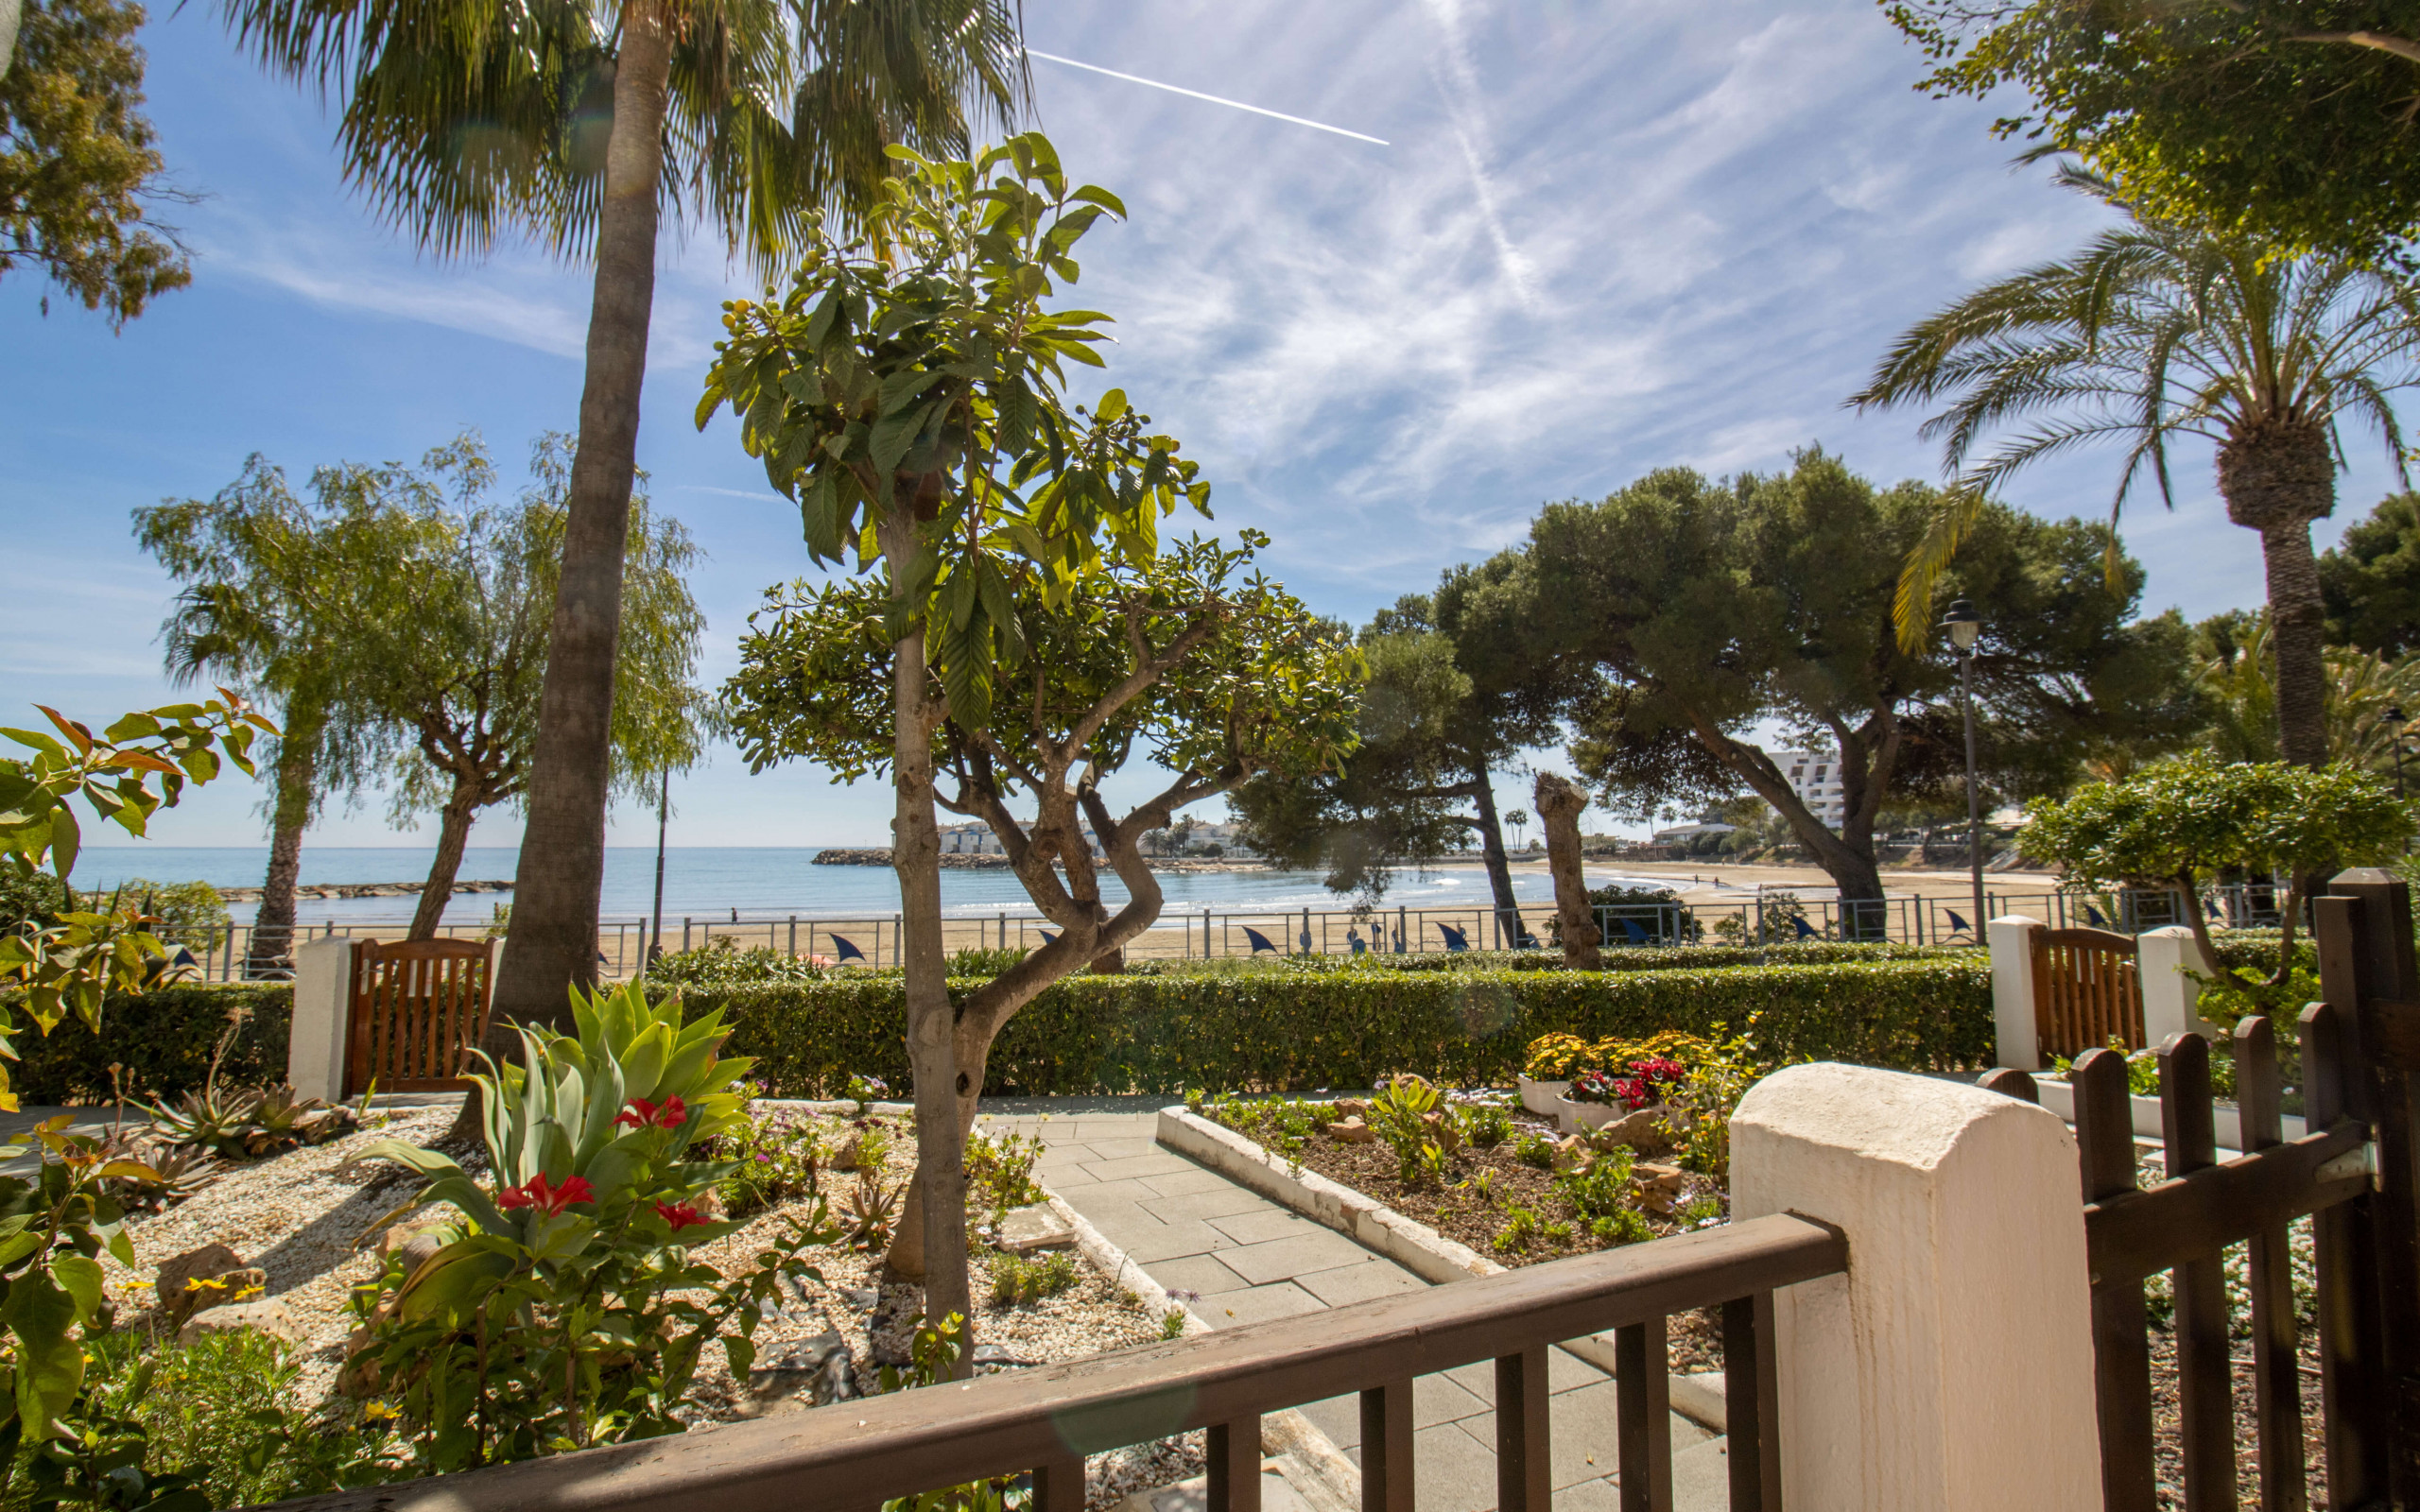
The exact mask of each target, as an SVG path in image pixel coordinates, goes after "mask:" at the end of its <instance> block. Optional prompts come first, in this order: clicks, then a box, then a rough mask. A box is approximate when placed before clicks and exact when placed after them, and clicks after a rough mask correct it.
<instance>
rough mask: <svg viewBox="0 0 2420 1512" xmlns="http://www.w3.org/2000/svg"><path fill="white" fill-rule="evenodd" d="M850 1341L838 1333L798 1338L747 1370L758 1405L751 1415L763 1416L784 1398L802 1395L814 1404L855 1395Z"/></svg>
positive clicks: (752, 1392) (751, 1391) (749, 1390)
mask: <svg viewBox="0 0 2420 1512" xmlns="http://www.w3.org/2000/svg"><path fill="white" fill-rule="evenodd" d="M854 1364H855V1361H854V1360H853V1358H852V1357H851V1355H850V1353H849V1344H848V1341H847V1340H846V1339H843V1338H842V1337H840V1335H839V1334H838V1333H833V1332H826V1333H818V1334H816V1335H815V1336H814V1337H813V1338H807V1339H801V1340H799V1341H798V1342H797V1343H796V1344H793V1345H790V1346H789V1347H788V1348H787V1349H783V1350H782V1351H781V1352H780V1353H779V1354H776V1355H774V1356H773V1357H772V1359H771V1361H770V1362H769V1363H768V1364H764V1365H759V1366H756V1368H754V1369H752V1370H751V1371H749V1372H748V1395H749V1397H750V1398H751V1399H752V1400H754V1401H755V1402H757V1403H760V1404H763V1405H760V1406H759V1407H758V1408H757V1410H756V1412H754V1413H752V1414H751V1416H762V1415H763V1413H764V1412H766V1411H769V1410H770V1409H771V1407H772V1404H774V1403H777V1402H780V1401H781V1400H784V1399H788V1398H797V1397H801V1396H804V1398H805V1399H806V1400H808V1401H810V1402H812V1403H813V1404H814V1405H816V1406H819V1407H820V1406H821V1405H823V1404H824V1403H825V1402H827V1401H839V1400H844V1399H846V1398H849V1397H853V1396H855V1395H856V1389H857V1387H856V1374H855V1372H854V1371H853V1369H852V1368H851V1367H852V1366H853V1365H854Z"/></svg>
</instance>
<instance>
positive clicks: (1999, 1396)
mask: <svg viewBox="0 0 2420 1512" xmlns="http://www.w3.org/2000/svg"><path fill="white" fill-rule="evenodd" d="M1994 922H1995V926H1997V923H1998V922H1999V921H1998V920H1995V921H1994ZM1996 943H1997V942H1996ZM1731 1129H1732V1133H1731V1139H1732V1156H1731V1179H1732V1212H1733V1215H1734V1216H1735V1217H1736V1218H1753V1217H1760V1216H1763V1215H1765V1214H1767V1213H1773V1212H1785V1211H1787V1212H1793V1213H1797V1214H1799V1215H1801V1216H1804V1217H1807V1218H1812V1219H1816V1220H1819V1221H1821V1222H1824V1223H1828V1224H1831V1225H1834V1226H1836V1227H1837V1228H1839V1229H1841V1231H1842V1233H1843V1234H1845V1235H1846V1237H1847V1239H1848V1250H1849V1270H1848V1273H1847V1274H1846V1275H1845V1276H1838V1277H1830V1278H1826V1279H1824V1280H1818V1281H1812V1282H1808V1283H1806V1284H1803V1285H1799V1286H1792V1287H1786V1288H1784V1289H1783V1290H1782V1291H1781V1292H1779V1293H1777V1294H1776V1296H1775V1298H1774V1304H1775V1305H1774V1313H1775V1333H1776V1338H1775V1351H1776V1354H1777V1357H1778V1360H1779V1368H1780V1416H1781V1427H1782V1473H1783V1483H1784V1487H1785V1492H1786V1494H1785V1497H1784V1501H1785V1503H1786V1504H1788V1505H1789V1506H1790V1507H1792V1508H1793V1509H1795V1512H1938V1509H1941V1508H1956V1509H1958V1512H2002V1509H2005V1512H2092V1509H2097V1508H2098V1507H2099V1506H2100V1442H2099V1436H2098V1432H2097V1429H2096V1426H2095V1422H2094V1417H2093V1350H2092V1329H2091V1295H2090V1290H2089V1285H2088V1281H2087V1276H2086V1270H2085V1255H2084V1234H2083V1203H2082V1200H2081V1198H2080V1195H2079V1194H2078V1191H2077V1187H2076V1146H2075V1140H2074V1137H2073V1136H2072V1135H2070V1134H2069V1133H2068V1132H2067V1129H2066V1125H2064V1124H2062V1123H2061V1122H2060V1121H2059V1120H2058V1118H2057V1117H2056V1116H2054V1115H2053V1114H2051V1113H2049V1112H2048V1111H2047V1110H2045V1109H2043V1108H2038V1107H2035V1106H2034V1105H2032V1104H2031V1103H2026V1102H2021V1101H2019V1100H2017V1099H2015V1098H2013V1097H2003V1096H2000V1095H1998V1094H1997V1093H1993V1092H1986V1091H1982V1090H1980V1089H1979V1088H1975V1087H1969V1086H1963V1085H1960V1084H1958V1083H1954V1082H1948V1081H1943V1080H1938V1079H1935V1078H1931V1077H1925V1076H1912V1075H1908V1074H1902V1073H1898V1072H1887V1071H1876V1070H1872V1069H1870V1068H1866V1067H1859V1066H1842V1065H1833V1064H1816V1065H1805V1066H1792V1067H1789V1068H1788V1069H1787V1070H1784V1071H1780V1072H1777V1073H1775V1074H1772V1076H1769V1077H1767V1078H1765V1080H1763V1081H1762V1082H1759V1083H1758V1084H1757V1085H1756V1086H1755V1088H1753V1089H1751V1090H1750V1091H1749V1092H1748V1095H1747V1096H1746V1098H1744V1099H1743V1100H1742V1101H1741V1103H1740V1105H1739V1110H1738V1113H1737V1116H1736V1117H1735V1118H1734V1119H1733V1120H1732V1125H1731Z"/></svg>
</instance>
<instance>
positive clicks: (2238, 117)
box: [1881, 0, 2420, 255]
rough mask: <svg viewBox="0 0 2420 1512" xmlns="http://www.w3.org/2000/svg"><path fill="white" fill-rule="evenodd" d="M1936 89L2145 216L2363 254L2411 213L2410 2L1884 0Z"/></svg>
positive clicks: (2416, 193) (2408, 221) (2415, 59)
mask: <svg viewBox="0 0 2420 1512" xmlns="http://www.w3.org/2000/svg"><path fill="white" fill-rule="evenodd" d="M1881 3H1882V6H1883V9H1884V10H1885V12H1886V13H1887V14H1889V16H1890V17H1891V19H1892V20H1893V22H1894V23H1896V24H1897V25H1898V26H1899V28H1900V29H1901V30H1902V31H1904V32H1905V33H1907V34H1908V36H1909V37H1910V38H1911V39H1912V40H1914V41H1915V42H1917V43H1919V44H1920V45H1922V46H1923V48H1924V49H1925V52H1926V54H1927V57H1928V58H1930V59H1931V60H1932V62H1933V65H1934V66H1933V69H1932V72H1931V73H1930V74H1928V75H1927V77H1926V78H1925V79H1924V81H1923V87H1924V88H1927V89H1929V90H1931V91H1932V92H1933V93H1934V94H1936V95H1941V96H1948V95H1965V96H1970V97H1974V98H1978V99H1980V98H1985V97H1988V96H1995V93H1996V92H1997V91H1999V90H2000V89H2001V87H2002V86H2004V85H2008V84H2014V85H2016V86H2017V87H2019V88H2020V89H2022V90H2024V91H2025V93H2026V94H2028V95H2030V96H2031V99H2030V101H2029V102H2028V105H2027V108H2026V109H2025V110H2023V111H2022V112H2019V113H2016V114H2013V115H2008V116H2004V117H2002V118H2001V119H2000V120H1999V121H1998V122H1997V126H1996V127H1995V129H1996V130H1997V132H1998V133H1999V134H2000V135H2001V136H2003V137H2011V138H2019V139H2023V140H2025V141H2028V142H2031V143H2032V144H2034V145H2035V146H2037V147H2041V148H2048V149H2055V150H2066V151H2072V152H2075V153H2077V154H2078V155H2080V156H2081V157H2082V158H2083V161H2084V162H2085V163H2089V164H2090V165H2091V167H2092V168H2093V169H2094V170H2095V171H2096V172H2098V173H2100V174H2102V175H2105V176H2106V177H2108V178H2109V179H2110V180H2113V181H2114V182H2115V183H2116V184H2117V185H2118V190H2119V192H2120V193H2121V195H2122V196H2123V198H2125V199H2126V201H2127V202H2128V203H2129V204H2132V205H2133V206H2135V208H2136V209H2137V210H2138V211H2140V212H2141V213H2142V214H2144V215H2148V216H2151V217H2152V218H2155V219H2159V220H2166V221H2173V222H2177V223H2180V224H2187V225H2193V226H2198V227H2201V228H2203V229H2204V230H2208V231H2213V232H2225V233H2229V234H2239V235H2243V236H2248V237H2251V238H2254V239H2256V240H2259V241H2262V242H2267V243H2270V244H2272V245H2274V246H2281V247H2285V248H2289V249H2314V248H2326V249H2334V250H2337V251H2341V252H2348V253H2352V254H2355V255H2367V254H2370V253H2374V252H2377V251H2378V250H2381V249H2390V248H2394V247H2397V246H2399V245H2400V244H2402V243H2404V242H2405V241H2407V240H2408V239H2409V238H2410V236H2411V232H2412V230H2413V228H2414V227H2415V225H2420V124H2415V120H2414V115H2413V112H2412V110H2411V97H2412V94H2413V91H2414V89H2415V87H2420V67H2415V64H2420V4H2414V3H2413V0H2188V3H2185V4H2173V5H2112V4H2107V3H2104V0H1881Z"/></svg>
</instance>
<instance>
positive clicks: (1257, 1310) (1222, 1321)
mask: <svg viewBox="0 0 2420 1512" xmlns="http://www.w3.org/2000/svg"><path fill="white" fill-rule="evenodd" d="M1194 1311H1195V1312H1197V1313H1199V1314H1201V1318H1202V1321H1203V1322H1205V1323H1208V1324H1209V1325H1210V1326H1211V1327H1212V1328H1217V1329H1223V1328H1231V1327H1233V1326H1235V1325H1236V1324H1237V1323H1258V1322H1260V1321H1262V1320H1263V1319H1265V1318H1272V1317H1300V1316H1302V1315H1303V1314H1305V1313H1318V1312H1322V1311H1324V1309H1323V1308H1322V1306H1321V1305H1320V1299H1319V1298H1318V1297H1313V1296H1312V1295H1311V1294H1310V1293H1308V1292H1306V1291H1305V1290H1303V1289H1302V1288H1301V1287H1299V1286H1297V1285H1295V1284H1294V1283H1293V1282H1291V1281H1279V1282H1277V1283H1275V1284H1274V1285H1270V1286H1254V1287H1251V1288H1249V1289H1247V1290H1245V1291H1240V1292H1224V1293H1221V1294H1220V1295H1219V1297H1217V1299H1215V1300H1213V1299H1212V1298H1210V1297H1203V1298H1202V1299H1201V1306H1200V1307H1197V1308H1195V1309H1194Z"/></svg>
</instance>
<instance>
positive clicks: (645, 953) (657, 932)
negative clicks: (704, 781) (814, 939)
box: [638, 766, 798, 976]
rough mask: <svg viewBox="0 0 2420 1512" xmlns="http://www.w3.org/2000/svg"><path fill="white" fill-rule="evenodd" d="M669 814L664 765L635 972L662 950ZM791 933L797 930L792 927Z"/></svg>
mask: <svg viewBox="0 0 2420 1512" xmlns="http://www.w3.org/2000/svg"><path fill="white" fill-rule="evenodd" d="M671 817H672V768H671V767H669V766H667V767H666V768H665V769H664V785H663V786H662V787H659V788H657V789H656V793H655V922H654V924H653V925H652V926H651V927H650V928H649V929H648V936H647V944H646V945H645V946H643V947H641V950H640V961H639V970H638V974H639V975H641V976H645V975H647V974H648V968H650V967H652V966H653V965H655V958H656V956H658V955H659V954H663V951H664V835H665V831H666V827H667V825H668V824H669V822H670V820H671ZM790 933H791V934H792V935H793V936H795V935H796V934H797V933H798V931H797V930H796V929H795V928H793V929H792V930H791V931H790Z"/></svg>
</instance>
